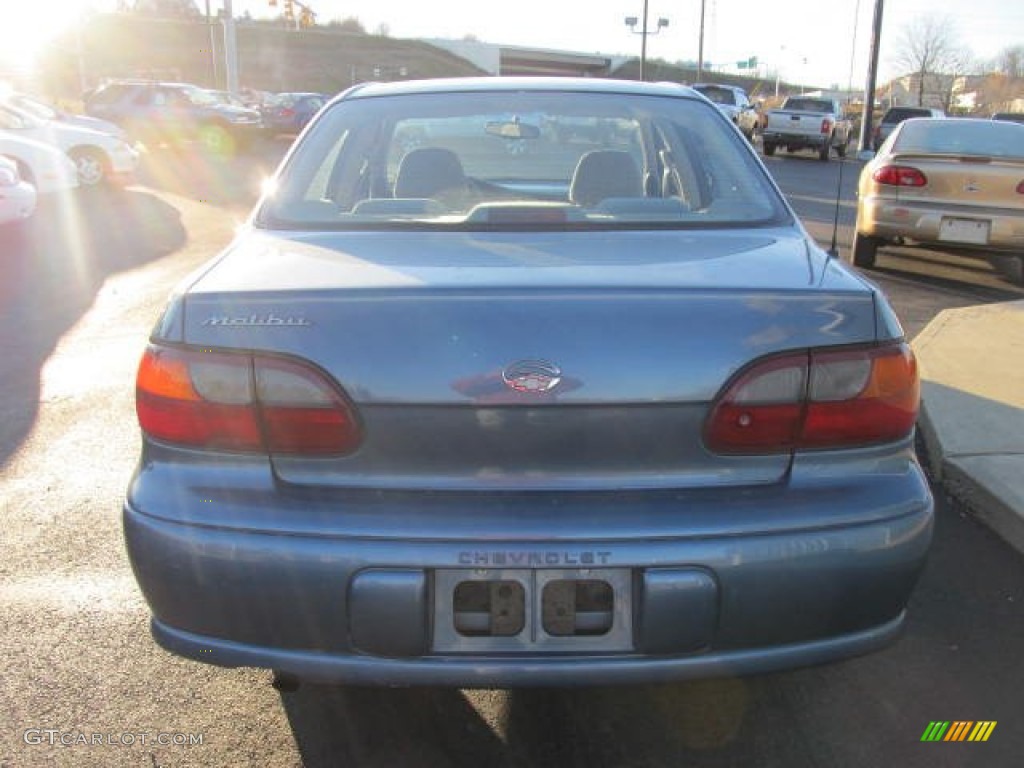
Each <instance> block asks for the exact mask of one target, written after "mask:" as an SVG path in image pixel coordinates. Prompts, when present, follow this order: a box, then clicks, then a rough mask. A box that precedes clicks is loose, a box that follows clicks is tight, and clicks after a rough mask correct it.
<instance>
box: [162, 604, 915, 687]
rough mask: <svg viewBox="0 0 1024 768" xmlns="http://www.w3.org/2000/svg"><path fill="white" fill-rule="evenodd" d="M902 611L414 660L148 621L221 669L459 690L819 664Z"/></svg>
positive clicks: (851, 648)
mask: <svg viewBox="0 0 1024 768" xmlns="http://www.w3.org/2000/svg"><path fill="white" fill-rule="evenodd" d="M904 619H905V613H902V612H901V613H900V614H899V615H898V616H896V617H895V618H893V619H891V620H889V621H887V622H885V623H883V624H881V625H878V626H875V627H871V628H870V629H866V630H862V631H860V632H851V633H848V634H845V635H841V636H839V637H832V638H828V639H825V640H817V641H811V642H804V643H793V644H789V645H779V646H771V647H767V648H757V649H752V650H734V651H725V652H714V651H712V652H707V653H702V654H699V655H698V654H694V655H690V656H683V657H649V658H644V657H629V656H626V657H622V658H608V657H594V658H589V657H588V658H565V657H553V658H548V659H534V658H528V657H527V658H519V659H510V658H480V657H474V658H471V659H465V658H451V657H449V658H429V657H427V658H417V659H394V658H387V659H386V658H378V657H373V656H348V655H344V656H343V655H324V654H322V653H317V652H310V651H289V650H285V649H281V648H267V647H259V646H253V645H244V644H241V643H233V642H230V641H227V640H221V639H218V638H211V637H204V636H202V635H195V634H192V633H189V632H184V631H181V630H178V629H174V628H172V627H169V626H167V625H166V624H163V623H161V622H160V621H159V620H156V619H154V620H153V623H152V631H153V637H154V638H155V639H156V641H157V642H158V643H159V644H160V645H161V646H162V647H163V648H165V649H166V650H168V651H171V652H172V653H176V654H178V655H179V656H184V657H186V658H191V659H194V660H196V661H203V662H206V663H208V664H217V665H220V666H225V667H264V668H268V669H274V670H276V671H278V672H282V673H284V674H287V675H292V676H294V677H297V678H299V679H302V680H307V681H309V682H323V683H346V684H349V685H394V686H402V685H428V686H444V687H458V688H517V687H522V688H526V687H536V686H557V687H578V686H586V685H617V684H628V685H643V684H651V683H666V682H674V681H680V680H691V679H700V678H708V677H732V676H738V675H755V674H764V673H768V672H773V671H777V670H781V669H791V668H793V667H802V666H810V665H814V664H825V663H829V662H833V661H839V660H842V659H847V658H852V657H854V656H861V655H864V654H867V653H872V652H874V651H878V650H881V649H882V648H885V647H886V646H888V645H891V644H892V643H893V642H895V641H896V640H897V639H898V638H899V636H900V634H901V632H902V630H903V624H904Z"/></svg>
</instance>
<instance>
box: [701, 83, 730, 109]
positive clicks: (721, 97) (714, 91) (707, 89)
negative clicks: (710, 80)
mask: <svg viewBox="0 0 1024 768" xmlns="http://www.w3.org/2000/svg"><path fill="white" fill-rule="evenodd" d="M694 90H696V91H700V92H701V93H702V94H704V96H706V97H707V98H708V99H709V100H710V101H713V102H715V104H726V105H735V104H736V93H735V92H734V91H731V90H730V89H728V88H719V87H717V86H714V85H701V86H695V87H694Z"/></svg>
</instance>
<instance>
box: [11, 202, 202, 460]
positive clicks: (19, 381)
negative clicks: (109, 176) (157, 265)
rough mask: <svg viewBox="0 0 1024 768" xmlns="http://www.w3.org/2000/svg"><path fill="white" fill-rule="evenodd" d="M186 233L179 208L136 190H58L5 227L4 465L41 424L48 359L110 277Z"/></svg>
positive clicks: (171, 247)
mask: <svg viewBox="0 0 1024 768" xmlns="http://www.w3.org/2000/svg"><path fill="white" fill-rule="evenodd" d="M185 240H186V233H185V229H184V227H183V226H182V223H181V219H180V215H179V212H178V211H177V209H175V208H174V207H172V206H170V205H168V204H167V203H165V202H163V201H161V200H159V199H157V198H156V197H154V196H152V195H149V194H146V193H144V192H140V191H134V190H130V189H95V190H79V191H78V192H76V193H74V194H71V195H67V196H64V195H62V196H54V197H53V198H51V199H46V200H44V201H43V202H42V204H41V205H40V207H39V209H38V210H37V211H36V213H35V215H34V216H33V218H32V219H31V220H30V221H29V222H27V224H26V226H25V227H24V229H22V230H20V231H4V232H0V254H2V256H0V269H2V280H0V349H2V350H3V354H2V356H0V392H3V399H2V400H0V467H2V466H4V465H5V464H6V463H7V461H8V460H9V459H10V457H11V455H12V454H13V453H14V452H15V451H17V450H18V448H19V446H20V445H21V443H22V441H23V440H24V439H25V437H26V435H28V434H29V432H30V431H31V429H32V426H33V424H34V423H35V419H36V417H37V415H38V410H39V399H40V376H41V371H42V368H43V365H44V364H45V363H46V360H47V358H48V357H49V356H50V354H51V353H52V351H53V350H54V348H55V347H56V345H57V343H58V341H59V340H60V338H61V336H63V335H64V333H66V332H67V330H68V329H69V328H71V327H72V326H74V325H75V323H76V322H78V321H79V319H80V318H81V317H82V316H83V315H84V314H85V313H86V312H87V311H88V309H89V308H90V306H91V305H92V304H93V302H94V300H95V298H96V294H97V292H98V291H99V289H100V288H101V287H102V286H103V283H104V281H105V280H106V279H107V277H108V276H110V275H112V274H114V273H116V272H120V271H123V270H126V269H130V268H133V267H136V266H139V265H142V264H145V263H147V262H149V261H151V260H153V259H156V258H159V257H161V256H164V255H166V254H169V253H172V252H173V251H175V250H176V249H178V248H179V247H180V246H181V245H182V244H183V243H184V242H185Z"/></svg>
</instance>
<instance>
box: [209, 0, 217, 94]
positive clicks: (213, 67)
mask: <svg viewBox="0 0 1024 768" xmlns="http://www.w3.org/2000/svg"><path fill="white" fill-rule="evenodd" d="M206 35H207V37H208V38H209V39H210V77H211V81H212V83H213V87H214V88H219V87H220V81H219V80H218V78H217V37H216V35H214V34H213V20H212V19H211V18H210V0H206Z"/></svg>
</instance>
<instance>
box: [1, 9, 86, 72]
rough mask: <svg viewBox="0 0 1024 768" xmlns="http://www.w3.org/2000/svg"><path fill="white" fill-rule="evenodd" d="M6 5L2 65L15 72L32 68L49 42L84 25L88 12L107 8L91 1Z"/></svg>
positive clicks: (3, 19)
mask: <svg viewBox="0 0 1024 768" xmlns="http://www.w3.org/2000/svg"><path fill="white" fill-rule="evenodd" d="M4 6H5V7H4V9H3V10H2V11H0V65H6V66H7V67H10V68H11V69H14V70H26V69H32V67H33V65H34V64H35V61H36V59H37V57H38V55H39V53H40V52H41V51H42V49H43V48H44V47H45V45H46V44H47V43H48V42H49V41H50V40H52V39H53V38H54V37H55V36H56V35H58V34H60V33H61V32H63V31H65V30H67V29H69V28H71V27H73V26H74V25H75V24H79V23H81V21H82V18H83V15H84V14H85V13H86V11H88V10H89V9H96V10H102V9H103V8H104V4H103V3H100V2H93V1H91V0H35V1H34V2H31V1H30V2H17V3H15V2H10V3H5V4H4ZM2 74H3V67H2V66H0V76H2Z"/></svg>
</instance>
